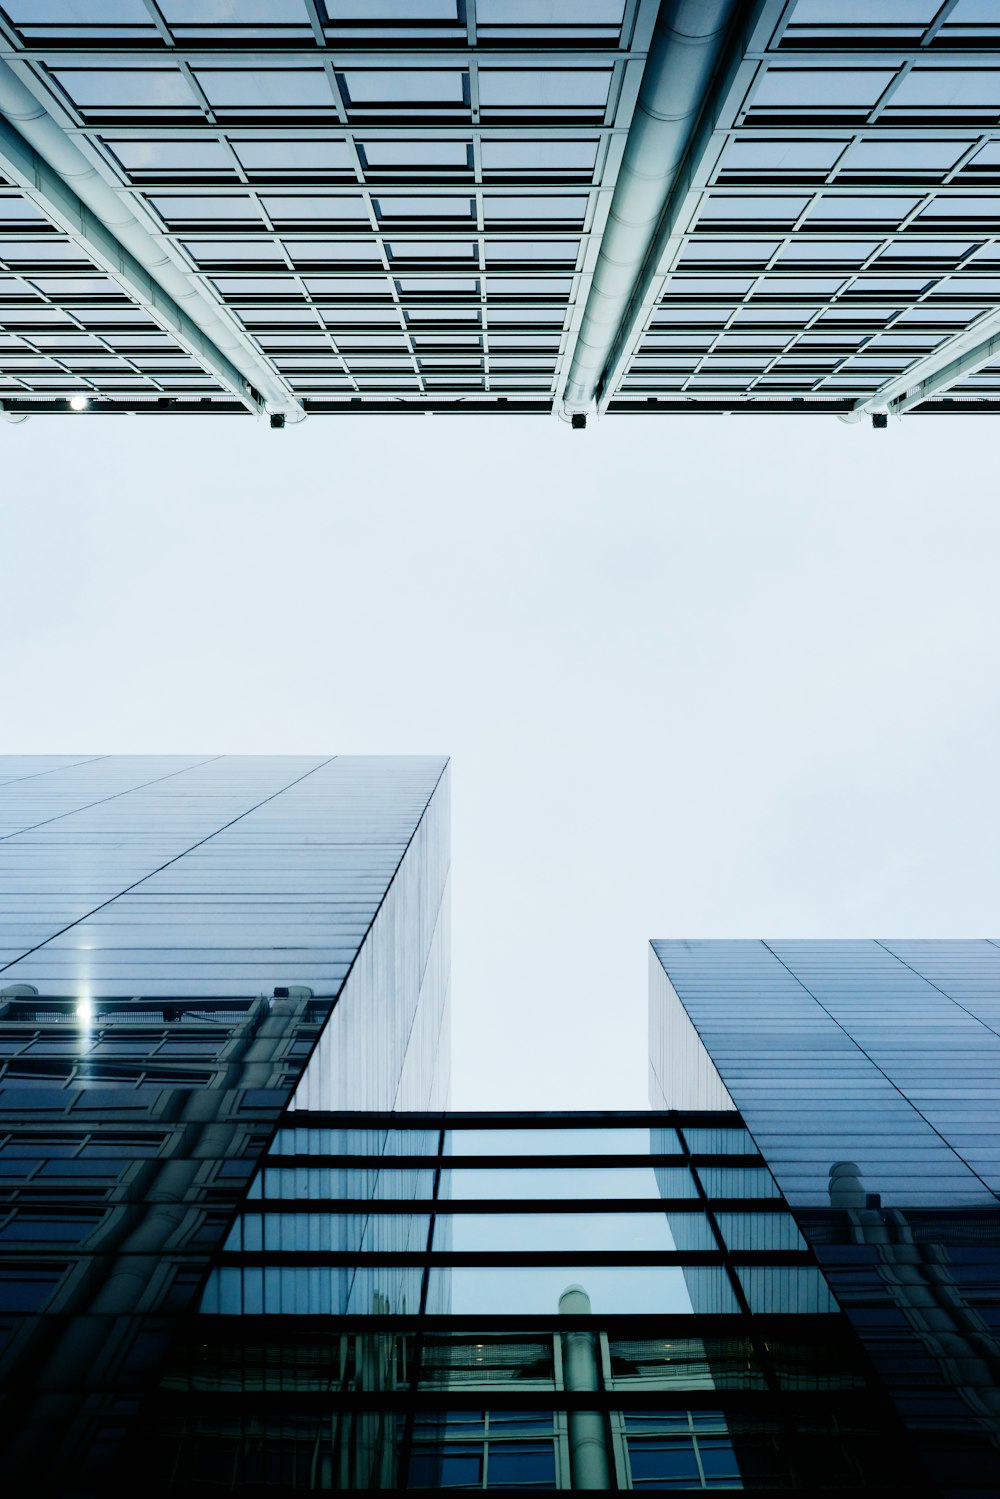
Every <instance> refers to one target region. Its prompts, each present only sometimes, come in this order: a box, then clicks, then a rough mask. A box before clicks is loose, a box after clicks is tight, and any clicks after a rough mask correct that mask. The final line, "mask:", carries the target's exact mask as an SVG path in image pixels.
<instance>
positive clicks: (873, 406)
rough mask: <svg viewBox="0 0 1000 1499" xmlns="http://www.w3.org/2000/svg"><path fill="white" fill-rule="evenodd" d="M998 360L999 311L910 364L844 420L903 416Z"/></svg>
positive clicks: (991, 313) (999, 339)
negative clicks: (883, 414)
mask: <svg viewBox="0 0 1000 1499" xmlns="http://www.w3.org/2000/svg"><path fill="white" fill-rule="evenodd" d="M995 359H1000V308H995V309H994V310H993V311H992V312H989V313H987V314H986V316H985V317H982V318H980V319H979V321H978V322H977V323H974V324H973V326H972V327H971V328H966V329H963V331H962V332H961V333H957V334H956V335H955V337H954V338H948V339H945V341H944V343H943V344H942V345H941V346H940V348H938V349H935V350H934V351H933V352H932V353H931V354H928V355H927V357H926V359H920V360H918V361H917V363H916V364H911V365H910V368H909V369H908V370H904V371H903V373H902V374H901V375H897V376H896V377H895V379H893V380H890V381H889V382H888V383H887V384H885V385H883V386H882V388H881V390H877V391H875V393H874V394H873V395H870V396H866V397H865V399H864V400H863V401H859V402H858V403H857V405H856V406H855V407H854V408H853V409H852V410H851V411H845V412H844V413H843V415H842V416H841V421H844V422H858V421H860V420H861V418H862V417H864V416H868V415H874V413H875V412H878V411H888V412H891V413H892V415H893V416H902V415H903V413H904V412H905V411H912V409H913V407H914V406H919V405H920V403H921V401H926V400H927V399H928V397H930V396H934V395H941V394H942V392H944V391H946V390H950V388H951V387H952V386H953V385H955V384H956V383H957V382H958V381H959V380H964V379H965V377H966V375H974V374H975V373H976V371H977V370H981V369H983V368H984V367H985V366H986V365H987V364H992V363H993V361H994V360H995Z"/></svg>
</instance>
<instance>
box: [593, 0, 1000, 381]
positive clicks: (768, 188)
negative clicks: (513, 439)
mask: <svg viewBox="0 0 1000 1499" xmlns="http://www.w3.org/2000/svg"><path fill="white" fill-rule="evenodd" d="M712 123H713V125H714V128H713V129H712V130H711V131H710V132H706V136H705V140H704V145H703V150H702V153H701V158H700V162H699V163H698V164H697V166H696V168H695V170H694V171H693V173H692V178H691V189H690V191H689V192H688V194H687V198H686V201H685V203H684V205H683V207H682V210H681V212H680V214H679V216H678V218H677V220H676V223H675V227H674V233H673V234H672V235H671V237H670V240H669V243H668V244H667V247H666V249H665V252H664V255H663V259H662V261H661V262H660V265H659V270H658V275H657V277H656V278H655V280H654V283H653V289H652V294H651V295H650V296H649V298H648V301H647V307H646V316H645V320H644V322H643V323H642V325H641V327H640V330H639V336H638V337H637V338H636V339H635V340H634V343H633V345H632V347H631V350H630V353H629V357H628V358H627V360H626V361H625V362H624V364H623V365H622V366H621V368H620V370H619V380H618V383H617V386H616V387H615V392H614V398H613V400H612V405H611V409H612V410H627V409H629V408H630V406H634V404H635V403H638V402H641V403H643V404H647V403H648V402H650V401H653V402H661V401H666V402H668V403H678V402H680V403H684V402H694V403H697V402H704V403H707V404H708V405H710V406H712V407H716V406H717V405H719V404H720V403H721V404H723V405H726V406H728V407H729V408H730V409H736V410H739V409H744V410H752V409H754V408H755V407H761V406H765V405H768V404H779V405H780V403H786V404H787V403H788V402H789V401H796V402H800V401H804V402H806V403H809V402H816V403H819V404H822V405H831V404H832V405H833V406H834V407H835V408H836V407H837V406H840V407H845V408H846V407H850V406H853V405H854V403H855V402H862V401H865V400H867V399H870V398H872V397H873V396H875V395H876V394H877V393H878V392H879V391H880V390H881V389H882V387H884V386H885V385H886V384H887V382H889V381H890V380H894V379H896V378H897V377H899V376H901V375H904V374H905V373H906V372H907V371H908V370H912V369H914V368H915V367H916V366H917V365H918V363H919V362H920V361H922V360H925V359H927V357H928V356H929V355H933V354H934V353H935V351H941V350H944V349H945V348H947V347H948V345H949V341H951V340H953V339H955V337H956V335H958V334H961V333H962V332H963V331H964V330H972V331H973V333H974V330H975V328H976V325H977V324H978V323H980V322H983V321H984V320H989V319H990V318H991V317H993V316H995V308H996V305H997V303H998V302H1000V9H998V8H997V7H996V6H991V5H984V4H981V3H978V0H958V3H955V0H950V3H946V4H941V3H936V0H892V3H886V4H882V5H878V6H872V5H862V4H859V3H855V0H798V4H796V5H793V6H787V7H785V9H784V14H783V15H782V16H781V17H780V20H779V23H778V25H777V26H776V27H775V28H774V29H773V30H772V31H771V32H770V35H768V36H766V37H765V38H764V39H763V41H762V42H761V43H760V47H759V50H758V51H749V52H748V53H747V54H746V56H745V58H744V66H743V68H742V69H741V70H740V72H739V73H738V75H736V78H735V81H734V82H733V84H732V86H731V88H730V89H729V92H728V94H727V95H726V97H725V98H724V100H723V101H722V104H721V107H720V109H719V111H718V116H717V118H716V119H715V120H714V121H713V122H712ZM998 385H1000V381H998V372H997V369H996V367H995V366H994V367H992V368H986V369H984V370H982V371H980V372H978V373H975V374H972V375H970V376H969V377H967V378H966V379H965V380H962V381H960V382H958V383H956V384H955V385H953V386H952V387H951V389H950V390H949V391H948V392H947V397H957V398H958V399H959V400H961V401H962V402H965V401H966V400H967V399H968V398H969V397H970V396H977V395H983V396H989V395H990V394H991V393H992V394H994V395H995V394H996V392H997V388H998Z"/></svg>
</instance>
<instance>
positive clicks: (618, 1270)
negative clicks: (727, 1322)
mask: <svg viewBox="0 0 1000 1499" xmlns="http://www.w3.org/2000/svg"><path fill="white" fill-rule="evenodd" d="M713 1268H714V1269H715V1273H716V1274H717V1276H718V1277H719V1278H720V1288H722V1287H724V1289H723V1291H722V1294H723V1295H724V1294H725V1291H727V1290H729V1286H728V1281H726V1280H725V1271H724V1269H723V1268H722V1266H721V1265H720V1266H718V1267H713ZM430 1278H431V1281H432V1282H434V1281H448V1280H450V1282H451V1312H452V1315H453V1316H481V1315H484V1314H485V1315H490V1316H509V1315H524V1316H555V1315H558V1313H559V1298H560V1296H561V1295H562V1293H563V1292H564V1291H566V1290H568V1289H570V1288H578V1287H581V1286H582V1287H583V1288H584V1289H585V1290H586V1292H587V1294H588V1296H589V1297H590V1303H591V1310H592V1312H593V1314H594V1315H595V1316H602V1315H605V1314H608V1313H619V1312H620V1313H639V1314H641V1313H648V1312H680V1313H684V1312H690V1311H691V1310H692V1307H691V1299H690V1297H689V1295H688V1291H687V1287H686V1285H685V1282H684V1271H683V1270H681V1269H679V1268H676V1267H674V1266H669V1267H667V1266H662V1265H641V1266H635V1265H632V1266H628V1267H621V1266H605V1265H600V1266H596V1265H572V1264H570V1265H565V1266H561V1265H560V1266H530V1267H520V1266H518V1267H511V1266H507V1265H484V1266H476V1267H474V1268H470V1267H466V1266H450V1267H449V1268H448V1269H447V1270H444V1269H439V1268H435V1269H433V1270H432V1271H431V1277H430ZM436 1289H437V1288H436V1287H435V1290H436ZM729 1296H730V1299H731V1300H732V1306H733V1310H734V1311H735V1310H736V1301H735V1297H733V1296H732V1292H731V1291H729Z"/></svg>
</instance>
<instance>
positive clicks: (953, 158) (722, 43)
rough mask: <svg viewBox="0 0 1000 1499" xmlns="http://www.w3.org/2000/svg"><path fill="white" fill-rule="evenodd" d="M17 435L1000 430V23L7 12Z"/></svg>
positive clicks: (420, 4)
mask: <svg viewBox="0 0 1000 1499" xmlns="http://www.w3.org/2000/svg"><path fill="white" fill-rule="evenodd" d="M0 42H2V48H3V58H2V59H0V235H2V237H0V413H2V414H4V415H6V416H7V417H8V419H11V420H15V421H20V420H23V419H24V418H25V417H26V416H30V415H31V414H32V413H34V412H61V413H66V414H69V413H72V412H76V413H83V412H85V411H87V410H89V411H90V412H91V413H94V412H101V413H105V414H108V413H114V412H126V411H141V412H151V413H162V414H169V413H178V412H191V413H202V414H218V415H236V416H242V415H246V414H248V413H251V414H254V415H260V414H262V413H265V412H266V413H269V414H270V418H271V422H272V425H275V426H283V425H284V424H285V423H286V422H287V423H289V424H290V423H292V422H295V421H298V420H300V419H301V418H302V417H303V416H305V415H309V414H317V415H318V414H323V413H343V412H345V411H350V412H355V413H372V412H384V413H390V412H408V411H413V410H419V411H452V412H463V411H481V412H491V413H497V414H502V413H504V412H527V413H538V414H540V415H548V414H551V413H553V412H556V413H558V414H559V415H561V416H563V417H566V418H568V419H569V420H571V421H572V422H573V424H574V425H576V426H581V425H584V424H585V422H586V420H587V416H588V414H589V413H603V414H610V415H636V416H639V415H649V414H651V413H652V414H655V413H656V412H701V413H704V412H719V411H725V412H728V411H740V412H748V413H751V414H766V413H769V412H780V413H801V412H814V413H815V412H822V413H829V414H831V415H834V414H835V415H839V416H843V417H845V418H846V419H848V420H852V419H854V420H856V419H857V418H859V417H864V416H868V415H871V416H872V417H874V418H877V419H878V424H879V425H885V423H886V419H887V413H889V412H897V413H902V412H906V411H910V410H915V411H922V412H928V411H931V412H934V411H961V412H967V413H972V414H975V413H994V412H996V410H997V409H998V400H1000V364H998V362H997V345H996V339H997V334H998V331H1000V312H998V309H997V302H998V291H1000V281H998V277H997V262H998V253H1000V252H998V245H1000V238H998V236H1000V219H998V215H997V206H996V205H997V197H996V187H997V184H998V182H1000V65H998V54H997V46H998V42H1000V13H998V11H997V8H996V6H995V5H994V4H993V3H992V0H875V3H872V4H864V3H860V0H546V3H545V4H538V5H533V4H531V3H530V0H226V3H221V0H114V3H111V0H88V3H81V0H44V3H41V0H2V4H0Z"/></svg>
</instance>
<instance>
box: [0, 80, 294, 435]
mask: <svg viewBox="0 0 1000 1499" xmlns="http://www.w3.org/2000/svg"><path fill="white" fill-rule="evenodd" d="M0 171H2V172H3V173H4V175H5V176H6V177H7V178H8V179H9V180H10V181H12V182H13V183H15V185H16V186H17V187H19V188H20V189H21V191H22V192H23V193H24V194H25V196H26V197H28V198H30V199H31V200H32V202H33V203H35V204H36V205H37V206H38V208H39V209H40V210H41V212H42V213H43V214H44V215H45V217H46V218H47V219H49V220H50V222H52V223H53V224H55V225H56V227H57V228H58V229H59V230H61V232H62V233H64V234H67V235H68V236H69V237H70V239H71V240H72V241H73V243H74V244H76V245H77V246H78V247H79V249H80V250H81V251H82V252H83V253H84V254H85V255H86V256H87V258H88V259H89V260H92V261H93V262H94V264H95V265H98V266H99V267H100V268H101V270H103V271H104V272H105V273H106V274H107V275H108V276H110V277H112V278H113V279H114V280H115V281H117V282H118V284H119V286H121V288H122V290H123V291H124V292H125V293H126V295H127V296H129V297H131V298H132V299H133V301H135V302H137V303H138V304H139V305H140V306H142V307H143V308H145V310H146V311H147V312H149V314H150V316H151V317H153V318H154V319H155V321H156V322H157V323H158V324H159V326H160V327H161V328H163V329H164V330H165V331H167V332H169V333H170V334H171V336H172V337H173V338H175V339H176V340H177V342H178V344H180V345H181V347H182V348H183V349H185V351H186V352H187V353H189V354H190V355H191V357H192V358H193V359H196V360H197V361H198V363H199V364H201V365H202V366H203V367H204V368H205V369H207V370H208V371H209V372H210V373H211V374H212V375H214V376H215V378H216V379H217V380H218V381H219V382H220V384H221V385H222V386H223V387H224V388H225V389H226V390H229V391H231V392H232V393H233V394H234V395H236V396H237V397H238V398H239V400H240V401H242V403H243V404H244V406H246V407H247V409H248V410H250V411H253V412H255V413H258V412H260V410H261V409H262V407H266V409H267V410H269V411H273V412H281V413H283V414H284V415H285V416H286V417H287V418H288V419H290V420H292V421H295V420H301V418H302V417H303V416H304V415H305V413H304V411H303V409H302V406H301V404H300V403H299V401H298V400H297V399H296V398H295V396H294V394H293V393H292V391H291V389H290V388H289V387H288V386H287V385H286V384H285V382H284V381H283V380H282V379H281V378H280V376H279V375H278V374H277V372H276V371H275V370H274V369H273V367H272V366H271V365H270V364H269V363H268V362H267V361H266V360H264V359H263V358H262V357H261V356H260V355H259V354H258V353H257V352H256V351H255V350H254V349H253V347H252V346H251V345H250V344H249V343H248V342H247V341H246V340H245V339H244V338H243V337H242V336H241V335H240V333H239V331H238V330H237V328H236V327H235V326H234V325H233V324H231V323H230V322H229V321H228V320H227V318H226V317H225V314H224V313H222V311H221V310H220V309H219V308H218V306H217V305H216V304H215V303H214V302H212V301H211V299H210V298H209V296H208V295H207V293H205V292H204V291H203V289H202V287H201V285H200V282H199V281H198V279H197V278H196V277H191V276H188V275H186V274H185V273H184V271H182V270H181V269H180V267H179V266H177V265H176V264H175V263H174V261H173V260H171V259H170V258H169V256H168V255H167V254H166V252H165V251H164V249H163V246H162V244H161V243H159V242H158V241H157V239H156V238H155V236H154V235H152V234H151V233H150V232H149V230H148V229H146V227H145V225H143V224H141V223H140V222H139V220H138V219H137V218H136V217H135V215H134V213H133V212H132V209H131V206H130V204H129V202H128V199H127V197H126V196H125V195H124V194H122V193H117V192H115V190H114V189H113V188H112V187H111V186H110V185H109V184H108V183H107V182H105V181H104V179H103V178H102V177H101V176H100V175H99V174H98V173H97V172H96V171H95V169H94V167H93V166H92V165H91V163H90V162H89V161H88V160H87V159H86V157H85V156H84V155H83V153H82V152H81V151H80V150H79V149H78V148H77V146H75V145H74V144H73V142H72V140H71V139H70V138H69V136H68V135H67V134H66V133H65V132H64V131H63V129H62V127H61V126H60V125H59V124H58V123H57V122H56V121H55V120H54V119H53V118H52V116H51V115H50V114H49V113H48V112H47V111H46V110H45V109H44V107H43V106H42V105H41V104H40V103H39V101H38V100H37V99H36V98H35V96H34V95H33V94H32V93H31V92H30V90H28V89H27V88H26V87H25V85H24V84H23V83H22V82H21V80H20V79H19V78H18V77H17V75H16V74H15V73H14V71H13V69H12V68H10V67H8V65H7V64H6V63H5V62H3V61H2V60H0Z"/></svg>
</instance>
